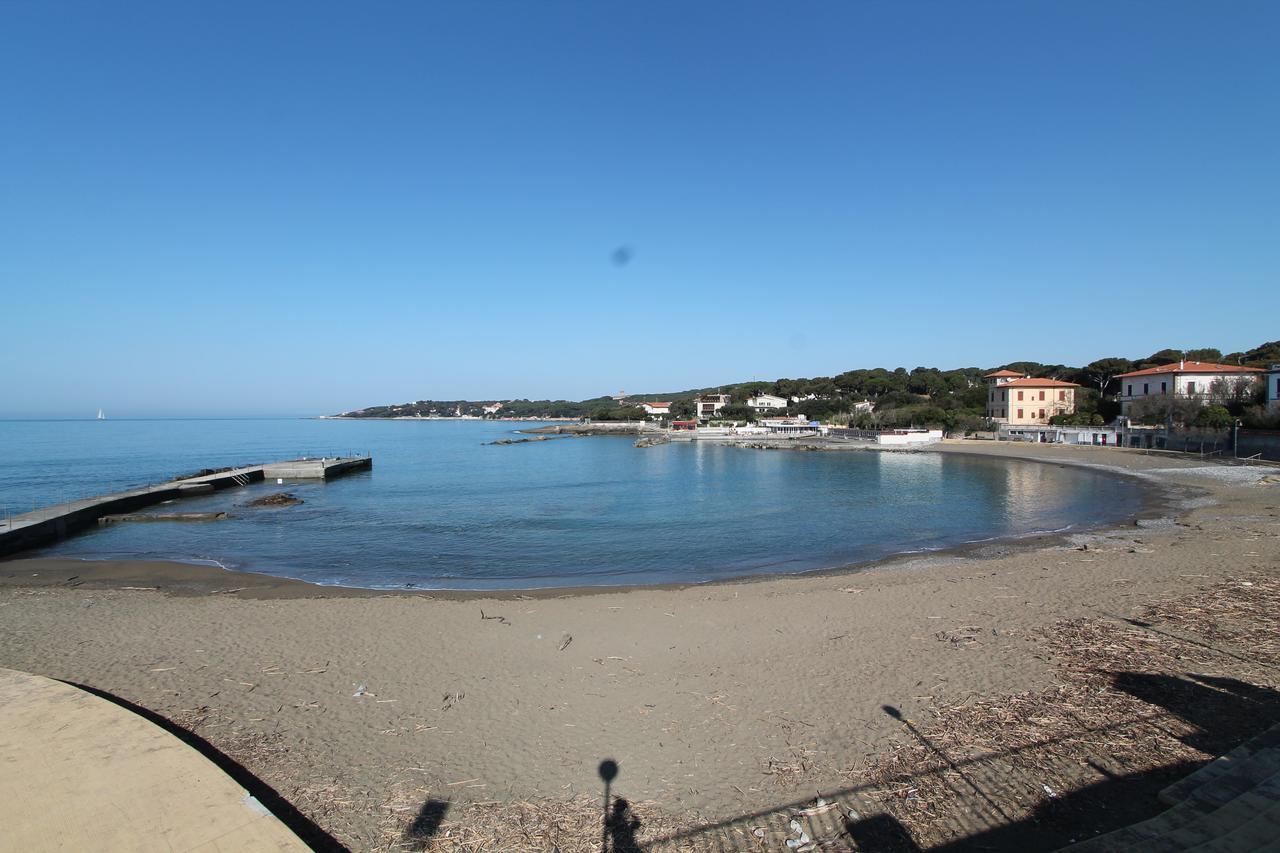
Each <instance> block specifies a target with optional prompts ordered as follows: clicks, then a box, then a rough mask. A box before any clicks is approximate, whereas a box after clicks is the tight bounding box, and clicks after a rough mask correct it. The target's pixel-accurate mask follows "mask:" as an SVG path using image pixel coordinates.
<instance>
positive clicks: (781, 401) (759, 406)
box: [747, 394, 787, 412]
mask: <svg viewBox="0 0 1280 853" xmlns="http://www.w3.org/2000/svg"><path fill="white" fill-rule="evenodd" d="M747 405H748V406H750V407H751V408H753V409H755V410H756V411H757V412H767V411H770V410H771V409H785V408H786V407H787V398H786V397H775V396H774V395H773V394H752V395H751V397H750V398H748V400H747Z"/></svg>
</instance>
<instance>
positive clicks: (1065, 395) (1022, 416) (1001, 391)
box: [986, 370, 1080, 426]
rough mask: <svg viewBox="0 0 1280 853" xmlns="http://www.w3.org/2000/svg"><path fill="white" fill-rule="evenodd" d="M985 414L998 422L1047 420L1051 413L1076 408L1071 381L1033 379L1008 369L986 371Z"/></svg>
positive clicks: (1066, 412) (1014, 423)
mask: <svg viewBox="0 0 1280 853" xmlns="http://www.w3.org/2000/svg"><path fill="white" fill-rule="evenodd" d="M986 379H987V417H988V418H990V419H991V420H993V421H995V422H996V423H999V424H1007V425H1009V426H1029V425H1032V424H1047V423H1049V418H1051V417H1053V416H1054V415H1069V414H1071V413H1072V412H1074V411H1075V410H1076V389H1077V388H1079V387H1080V386H1079V385H1077V384H1076V383H1074V382H1062V381H1060V380H1058V379H1033V378H1031V377H1030V376H1023V375H1022V374H1020V373H1016V372H1015V371H1012V370H997V371H996V372H994V373H988V374H987V375H986Z"/></svg>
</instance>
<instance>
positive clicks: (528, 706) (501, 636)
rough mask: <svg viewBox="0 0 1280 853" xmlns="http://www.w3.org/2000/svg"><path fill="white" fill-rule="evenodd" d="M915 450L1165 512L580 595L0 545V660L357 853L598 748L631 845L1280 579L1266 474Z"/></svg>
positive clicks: (492, 807) (1279, 527)
mask: <svg viewBox="0 0 1280 853" xmlns="http://www.w3.org/2000/svg"><path fill="white" fill-rule="evenodd" d="M930 452H932V453H941V454H950V453H961V454H973V453H984V454H988V455H995V456H1001V457H1005V456H1017V457H1020V458H1025V459H1030V460H1033V461H1037V462H1050V463H1055V464H1072V465H1087V466H1102V469H1105V470H1107V471H1108V472H1109V473H1110V472H1112V471H1114V472H1124V473H1125V474H1126V475H1129V476H1137V477H1140V478H1142V480H1143V482H1145V483H1147V484H1149V485H1151V486H1154V487H1156V488H1158V489H1159V490H1160V491H1161V493H1162V494H1164V496H1165V497H1164V501H1165V502H1164V503H1163V504H1162V505H1160V506H1159V507H1158V508H1157V509H1158V511H1155V512H1149V513H1147V514H1146V515H1147V517H1145V518H1143V519H1140V520H1137V521H1136V523H1135V520H1133V519H1130V520H1128V521H1127V522H1126V523H1123V524H1116V525H1113V526H1112V527H1110V528H1108V529H1103V530H1094V531H1089V532H1085V533H1080V534H1067V535H1056V536H1046V537H1036V538H1034V539H1031V540H1023V541H1005V542H1000V543H992V544H989V545H987V546H984V547H983V548H981V549H979V550H976V551H975V550H970V551H968V552H965V553H955V554H950V553H948V554H941V555H932V556H928V557H915V558H897V559H893V560H889V561H887V562H884V563H881V564H876V565H875V566H873V567H870V568H869V569H864V570H860V571H855V572H847V571H846V572H840V571H835V572H824V573H817V574H810V575H804V576H796V577H780V578H768V579H758V580H751V581H736V582H725V583H716V584H709V585H696V586H685V587H675V588H636V589H630V590H608V591H598V590H597V591H591V594H584V593H582V592H575V591H556V592H544V593H540V594H536V595H530V594H522V593H517V592H509V593H502V594H483V593H472V594H439V593H436V594H429V593H412V592H395V593H390V592H382V591H368V590H363V591H356V590H338V589H333V588H326V587H316V586H311V585H307V584H303V583H299V582H295V581H287V580H282V579H278V578H270V577H263V576H252V575H246V574H241V573H232V572H225V571H223V570H220V569H216V568H209V567H192V566H188V565H181V564H146V563H138V562H118V563H91V562H83V561H78V560H69V559H43V560H16V561H9V562H5V563H0V666H6V667H12V668H15V669H20V670H25V671H29V672H33V673H38V674H43V675H48V676H51V677H54V678H60V679H65V680H68V681H72V682H75V683H81V684H87V685H90V686H92V687H94V688H97V689H99V690H102V691H105V692H107V693H111V694H113V695H116V696H119V697H121V698H123V699H126V700H128V701H130V702H135V703H137V704H138V705H141V706H143V707H146V708H149V709H151V710H153V711H155V712H157V713H159V714H161V715H163V716H165V717H168V718H170V719H172V720H174V721H176V722H178V723H180V724H181V725H184V726H187V727H189V728H190V729H191V730H192V731H195V732H196V733H198V734H199V735H201V736H202V737H204V738H206V739H207V740H208V741H209V742H210V743H212V744H214V745H215V746H216V747H218V748H219V749H221V750H223V751H224V752H226V753H227V754H228V755H231V756H233V757H235V758H236V759H237V760H239V761H241V762H242V763H243V764H244V765H245V766H246V767H248V768H249V769H250V770H252V771H253V772H254V773H255V774H257V775H258V776H259V777H260V778H262V779H263V780H264V781H266V782H267V783H268V784H270V785H271V786H273V787H274V788H275V789H276V790H277V791H279V792H280V793H281V794H282V795H284V796H285V797H286V798H287V799H288V800H289V801H290V802H292V803H293V804H294V805H295V806H297V807H298V808H299V809H300V810H301V811H303V812H304V813H306V814H307V815H308V816H310V817H311V819H312V820H314V821H315V822H316V823H317V824H319V825H320V826H322V827H323V828H324V829H325V830H326V831H327V832H329V833H330V834H331V835H332V836H333V838H334V839H336V840H337V841H339V842H340V843H342V844H346V845H349V846H351V847H352V848H354V849H370V848H379V847H384V848H386V847H390V846H391V845H392V844H395V843H399V842H400V841H403V839H404V838H406V837H407V836H406V835H405V833H406V832H408V830H409V829H410V827H411V824H412V822H413V820H414V817H415V815H416V814H417V813H418V811H419V809H420V808H421V807H422V806H423V804H424V803H425V802H427V801H444V802H448V803H450V804H451V807H452V809H453V811H452V814H453V815H454V816H455V817H456V818H458V819H459V820H461V819H462V818H463V816H464V815H472V816H475V815H479V814H481V812H483V811H485V810H487V811H488V812H489V813H492V814H508V815H509V814H510V811H509V810H510V809H512V808H518V809H523V810H524V811H523V812H521V814H527V813H528V811H529V809H535V812H536V809H537V808H544V809H550V810H551V811H553V812H554V811H559V812H562V813H564V814H569V813H570V812H571V811H572V808H571V804H575V803H581V802H583V801H584V800H583V798H590V799H591V801H593V802H598V795H599V785H600V783H599V780H598V778H597V777H596V774H595V770H596V766H597V764H598V763H599V762H600V761H601V760H603V759H605V758H612V759H614V760H616V761H617V762H618V763H619V765H620V766H621V773H620V775H619V777H618V779H617V781H616V782H615V783H614V792H615V793H616V794H618V795H620V796H625V797H627V798H628V799H630V800H632V801H633V802H635V803H638V804H641V805H639V806H637V808H638V809H639V810H640V811H639V813H640V814H641V816H642V817H643V818H644V820H645V821H646V824H645V825H646V826H647V827H648V829H644V830H642V836H641V840H642V841H643V840H645V839H646V838H649V840H652V838H651V837H650V836H644V835H643V833H644V832H652V833H656V835H654V836H653V837H658V836H660V835H661V832H662V831H663V830H664V829H673V828H677V827H696V826H698V825H700V824H701V823H705V822H707V821H712V822H714V821H720V820H730V821H732V820H733V819H735V818H739V817H741V816H743V815H748V814H752V813H754V812H756V811H762V812H764V813H768V812H769V811H770V810H771V809H776V808H778V807H780V806H783V805H786V804H788V803H792V802H801V801H804V800H806V799H810V798H812V797H813V796H814V795H815V793H817V792H821V791H826V792H833V791H837V790H841V789H847V788H849V787H850V786H851V785H856V784H858V783H859V782H862V781H866V779H868V778H870V777H868V776H867V775H866V774H867V773H869V772H871V771H870V770H869V769H868V768H874V767H875V766H876V765H877V761H879V760H880V758H882V757H883V756H884V754H885V753H886V752H887V751H889V750H891V749H893V748H895V745H901V744H902V742H903V738H904V732H903V726H902V723H901V722H900V721H899V720H898V719H896V718H894V717H893V716H891V715H889V714H887V713H886V712H885V710H884V706H890V707H892V708H895V709H898V710H899V711H900V712H901V713H902V714H903V715H905V717H906V718H908V719H915V720H928V719H931V718H934V717H939V718H940V715H941V714H942V713H943V710H942V709H947V708H952V707H956V706H961V705H966V704H969V705H975V704H981V702H982V701H984V700H991V699H993V698H996V699H998V698H999V697H1002V696H1016V695H1021V694H1027V693H1034V692H1035V691H1040V690H1044V689H1046V688H1050V687H1052V685H1054V684H1055V683H1057V682H1058V681H1059V680H1060V679H1061V675H1060V674H1058V673H1057V670H1056V669H1055V667H1056V666H1057V664H1056V662H1055V659H1054V656H1053V654H1051V649H1050V648H1049V647H1048V646H1046V643H1050V645H1051V641H1049V640H1046V639H1045V637H1046V634H1045V632H1046V631H1050V632H1052V631H1053V630H1054V626H1058V625H1061V624H1063V623H1064V622H1070V621H1072V620H1076V621H1079V620H1102V621H1103V622H1108V623H1113V622H1115V621H1116V620H1118V619H1123V618H1126V617H1132V616H1136V615H1138V614H1139V613H1140V612H1141V611H1142V609H1143V608H1146V607H1149V606H1151V605H1152V604H1153V603H1154V602H1158V601H1165V600H1170V599H1175V598H1178V597H1179V596H1193V595H1196V594H1198V593H1200V592H1201V591H1203V590H1206V589H1211V588H1214V587H1215V586H1217V585H1221V584H1231V583H1240V582H1242V581H1241V580H1240V579H1241V578H1243V577H1245V576H1249V577H1250V578H1252V580H1249V581H1243V582H1245V583H1248V584H1250V586H1249V587H1248V589H1264V588H1267V587H1265V583H1264V582H1273V581H1274V579H1275V578H1276V575H1277V572H1278V571H1280V506H1278V505H1280V491H1278V490H1277V482H1278V481H1280V478H1277V476H1276V473H1275V472H1274V471H1273V470H1271V469H1266V468H1252V467H1235V466H1221V465H1206V464H1204V463H1203V462H1201V461H1200V460H1193V459H1182V458H1176V457H1168V456H1148V455H1142V454H1139V453H1134V452H1129V451H1119V450H1112V449H1105V450H1102V449H1095V448H1065V447H1048V446H1036V445H1006V444H1001V445H988V444H978V443H973V442H948V443H945V444H943V445H941V446H939V447H938V448H936V449H935V450H933V451H930ZM1086 548H1087V550H1082V549H1086ZM1273 615H1274V614H1273ZM1269 627H1270V629H1271V630H1272V631H1274V628H1275V626H1274V624H1272V625H1270V626H1269ZM1047 636H1050V637H1051V636H1052V634H1049V635H1047ZM1263 686H1266V685H1263ZM1272 686H1274V685H1272ZM1268 689H1269V687H1268ZM873 775H874V774H873ZM1058 784H1059V785H1061V784H1064V783H1063V782H1058ZM1065 784H1072V783H1071V782H1067V783H1065ZM1075 784H1084V782H1083V781H1080V780H1077V781H1076V782H1075ZM1025 793H1026V796H1027V797H1031V795H1032V794H1033V793H1034V792H1031V791H1029V792H1025ZM1040 796H1041V798H1043V797H1044V796H1045V795H1043V794H1041V795H1040ZM531 804H532V805H531ZM557 804H558V805H557ZM1030 805H1034V803H1029V805H1028V807H1029V806H1030ZM1007 807H1008V808H1010V810H1011V811H1016V808H1015V807H1014V806H1013V805H1007ZM469 809H479V810H481V812H476V811H468V810H469ZM504 809H505V810H508V811H507V812H504V811H503V810H504ZM598 817H599V816H598V815H596V819H597V820H598ZM475 820H478V818H475V819H473V820H470V821H468V822H471V823H474V822H475ZM757 822H759V823H762V824H767V823H768V821H767V819H766V818H764V817H761V818H759V819H758V821H757ZM459 831H461V825H459ZM726 831H727V830H726ZM768 831H769V832H774V831H775V830H774V829H773V828H772V826H770V828H769V830H768ZM957 831H959V830H957ZM572 834H573V833H572V832H569V831H568V830H566V835H569V836H571V835H572ZM568 840H569V839H568V838H565V839H562V842H561V843H567V841H568ZM588 841H589V839H588ZM681 843H684V842H681ZM688 843H690V844H693V845H695V846H696V843H697V836H693V837H691V839H689V840H688ZM531 849H538V848H537V846H536V845H533V846H532V847H531ZM565 849H574V848H572V847H565Z"/></svg>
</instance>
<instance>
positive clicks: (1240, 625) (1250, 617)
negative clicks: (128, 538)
mask: <svg viewBox="0 0 1280 853" xmlns="http://www.w3.org/2000/svg"><path fill="white" fill-rule="evenodd" d="M1277 606H1280V578H1275V577H1270V576H1268V575H1264V574H1261V573H1258V572H1250V573H1248V574H1244V575H1241V576H1240V577H1239V578H1235V579H1233V580H1231V581H1228V582H1226V583H1221V584H1216V585H1215V586H1213V587H1210V588H1209V589H1206V590H1204V591H1202V592H1199V593H1196V594H1194V595H1191V596H1188V597H1186V598H1181V599H1172V600H1169V599H1165V600H1161V601H1159V602H1157V603H1155V604H1152V605H1150V606H1148V607H1146V608H1144V609H1143V611H1142V616H1143V618H1145V619H1147V620H1149V621H1157V622H1161V623H1165V624H1167V625H1168V626H1169V627H1171V628H1176V629H1178V630H1179V631H1182V632H1192V633H1195V634H1199V635H1200V636H1202V637H1204V638H1206V639H1208V640H1211V641H1213V642H1218V643H1226V644H1230V645H1232V646H1236V647H1240V648H1244V649H1248V650H1250V652H1251V653H1252V654H1254V655H1256V656H1263V657H1270V658H1276V657H1280V631H1277V630H1276V624H1275V614H1276V608H1277Z"/></svg>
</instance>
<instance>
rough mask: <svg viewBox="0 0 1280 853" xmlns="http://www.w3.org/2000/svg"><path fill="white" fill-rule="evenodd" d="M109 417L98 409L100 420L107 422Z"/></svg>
mask: <svg viewBox="0 0 1280 853" xmlns="http://www.w3.org/2000/svg"><path fill="white" fill-rule="evenodd" d="M106 419H107V416H106V415H104V414H103V413H102V409H98V420H100V421H105V420H106Z"/></svg>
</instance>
